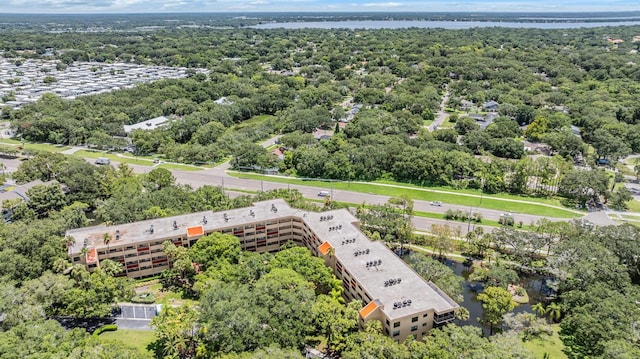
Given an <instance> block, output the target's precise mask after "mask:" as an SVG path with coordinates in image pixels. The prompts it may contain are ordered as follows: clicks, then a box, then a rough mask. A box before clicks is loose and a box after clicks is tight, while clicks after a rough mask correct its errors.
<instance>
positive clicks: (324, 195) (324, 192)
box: [318, 191, 329, 197]
mask: <svg viewBox="0 0 640 359" xmlns="http://www.w3.org/2000/svg"><path fill="white" fill-rule="evenodd" d="M328 196H329V191H320V192H318V197H328Z"/></svg>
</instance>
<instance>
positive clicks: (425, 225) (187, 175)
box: [0, 138, 566, 234]
mask: <svg viewBox="0 0 640 359" xmlns="http://www.w3.org/2000/svg"><path fill="white" fill-rule="evenodd" d="M275 139H276V138H272V139H270V140H267V141H265V142H264V143H263V146H265V147H266V146H269V145H271V144H273V143H274V142H275ZM86 160H87V161H89V162H91V163H93V162H95V160H94V159H89V158H87V159H86ZM0 162H1V163H3V164H4V165H5V166H6V171H8V172H13V171H15V170H16V169H17V167H18V165H19V164H20V163H21V161H20V160H19V159H0ZM112 164H113V165H114V166H117V165H118V163H117V162H115V161H114V162H112ZM129 166H130V167H131V168H132V169H133V171H134V172H135V173H148V172H149V171H151V170H152V169H153V167H149V166H142V165H135V164H133V165H132V164H129ZM228 168H229V163H228V162H226V163H224V164H221V165H220V166H218V167H216V168H212V169H206V170H202V171H179V170H172V171H171V172H172V173H173V175H174V177H175V178H176V180H177V182H178V183H181V184H188V185H190V186H191V187H193V188H198V187H201V186H203V185H211V186H222V187H223V188H225V189H227V190H229V189H231V190H233V189H241V190H249V191H266V190H271V189H278V188H292V189H298V190H299V191H300V192H301V193H302V194H303V195H304V196H305V197H307V198H319V197H317V194H318V192H319V191H321V190H326V188H317V187H315V188H314V187H311V186H303V185H287V184H284V183H273V182H266V181H260V180H251V179H241V178H236V177H232V176H229V175H228V174H227V173H226V170H227V169H228ZM330 192H331V194H332V198H334V199H335V200H337V201H340V202H347V203H363V202H366V203H368V204H383V203H386V202H387V200H388V199H389V198H390V197H389V196H382V195H375V194H367V193H360V192H351V191H345V190H337V189H333V190H330ZM479 203H480V199H479V200H478V204H479ZM414 209H415V210H416V211H421V212H431V213H443V214H444V213H445V212H446V211H447V210H449V209H452V210H461V211H463V212H465V213H469V211H471V212H479V213H481V214H482V216H483V218H485V219H489V220H495V221H497V220H498V219H499V218H500V215H501V214H502V213H503V211H500V210H490V209H484V208H476V207H473V208H470V207H468V206H459V205H452V204H447V203H443V204H442V206H441V207H438V206H432V205H430V202H428V201H420V200H416V201H415V202H414ZM513 217H514V220H515V222H516V223H517V222H519V221H522V222H523V223H524V224H530V223H534V222H536V221H538V220H540V219H541V218H544V217H542V216H534V215H529V214H518V213H514V214H513ZM548 219H549V220H552V221H562V220H566V219H561V218H548ZM432 224H449V225H451V226H458V227H460V228H461V232H462V234H465V233H466V229H467V228H473V224H472V225H471V226H469V225H468V224H467V223H463V222H453V221H445V220H439V219H431V218H424V217H416V218H415V219H414V225H415V227H416V228H417V229H420V230H430V229H431V225H432Z"/></svg>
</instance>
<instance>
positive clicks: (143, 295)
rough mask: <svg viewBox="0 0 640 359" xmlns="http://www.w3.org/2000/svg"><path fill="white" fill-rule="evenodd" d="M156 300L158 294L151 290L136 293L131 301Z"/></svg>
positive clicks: (144, 302)
mask: <svg viewBox="0 0 640 359" xmlns="http://www.w3.org/2000/svg"><path fill="white" fill-rule="evenodd" d="M155 301H156V296H155V295H153V293H149V292H144V293H140V294H136V295H134V296H133V297H132V298H131V303H140V304H153V303H155Z"/></svg>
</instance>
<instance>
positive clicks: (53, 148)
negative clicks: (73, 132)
mask: <svg viewBox="0 0 640 359" xmlns="http://www.w3.org/2000/svg"><path fill="white" fill-rule="evenodd" d="M0 144H5V145H10V146H15V147H17V146H22V142H21V141H18V140H13V139H10V138H1V139H0ZM24 149H25V150H26V151H29V150H34V151H42V152H62V151H65V150H68V149H69V147H66V146H62V145H51V144H48V143H28V142H25V143H24Z"/></svg>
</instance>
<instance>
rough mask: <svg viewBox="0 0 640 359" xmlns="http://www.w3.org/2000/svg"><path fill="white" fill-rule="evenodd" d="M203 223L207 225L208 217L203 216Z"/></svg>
mask: <svg viewBox="0 0 640 359" xmlns="http://www.w3.org/2000/svg"><path fill="white" fill-rule="evenodd" d="M202 223H204V224H207V216H202Z"/></svg>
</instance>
